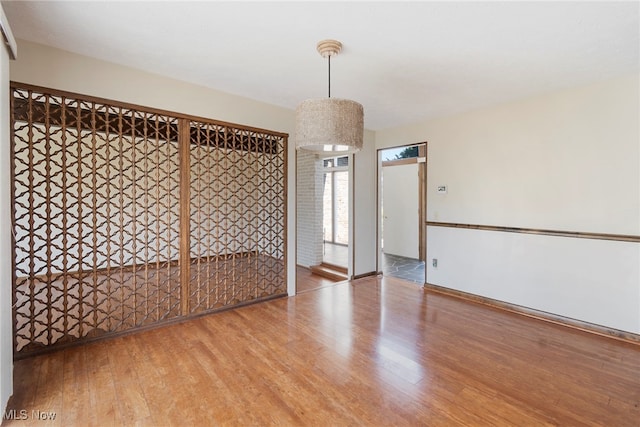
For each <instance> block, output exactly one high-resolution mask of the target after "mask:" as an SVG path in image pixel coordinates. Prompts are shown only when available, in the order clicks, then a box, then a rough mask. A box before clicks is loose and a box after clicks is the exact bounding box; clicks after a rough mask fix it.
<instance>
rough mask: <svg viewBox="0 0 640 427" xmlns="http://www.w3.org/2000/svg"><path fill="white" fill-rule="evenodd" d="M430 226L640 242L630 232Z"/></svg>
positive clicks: (431, 222)
mask: <svg viewBox="0 0 640 427" xmlns="http://www.w3.org/2000/svg"><path fill="white" fill-rule="evenodd" d="M427 226H429V227H447V228H466V229H471V230H483V231H501V232H507V233H521V234H540V235H544V236H557V237H572V238H576V239H594V240H612V241H616V242H633V243H640V236H636V235H629V234H609V233H590V232H583V231H559V230H545V229H538V228H519V227H502V226H494V225H480V224H459V223H453V222H435V221H427Z"/></svg>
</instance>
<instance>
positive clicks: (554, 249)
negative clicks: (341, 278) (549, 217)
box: [427, 227, 640, 334]
mask: <svg viewBox="0 0 640 427" xmlns="http://www.w3.org/2000/svg"><path fill="white" fill-rule="evenodd" d="M433 258H437V259H438V267H437V268H433V267H432V265H431V262H430V261H431V259H433ZM427 260H429V262H427V269H428V270H427V277H428V280H429V283H432V284H435V285H441V286H445V287H448V288H451V289H456V290H459V291H463V292H468V293H472V294H476V295H481V296H484V297H488V298H492V299H496V300H500V301H505V302H508V303H512V304H517V305H521V306H524V307H528V308H533V309H536V310H541V311H545V312H548V313H553V314H558V315H561V316H565V317H568V318H571V319H578V320H581V321H585V322H590V323H594V324H597V325H602V326H606V327H610V328H615V329H619V330H623V331H628V332H633V333H636V334H640V304H639V303H640V287H639V285H638V284H639V283H640V262H639V260H640V244H638V243H632V242H618V241H607V240H592V239H576V238H566V237H556V236H544V235H531V234H518V233H507V232H494V231H483V230H473V229H457V228H446V227H427Z"/></svg>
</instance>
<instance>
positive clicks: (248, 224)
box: [189, 122, 286, 313]
mask: <svg viewBox="0 0 640 427" xmlns="http://www.w3.org/2000/svg"><path fill="white" fill-rule="evenodd" d="M190 127H191V129H192V133H191V146H192V150H191V182H190V191H189V193H190V211H191V236H190V238H191V245H190V246H191V258H192V259H193V261H192V269H191V288H190V291H191V292H190V294H189V298H190V311H191V312H192V313H198V312H202V311H207V310H211V309H215V308H218V307H224V306H228V305H234V304H239V303H242V302H247V301H251V300H255V299H258V298H263V297H267V296H270V295H274V294H279V293H283V292H285V291H286V287H285V280H284V271H285V268H284V242H285V233H284V229H285V188H284V187H285V180H284V171H285V164H284V162H285V157H284V152H285V149H284V148H285V147H284V142H285V141H284V139H283V138H274V137H273V136H272V135H269V134H265V133H260V132H255V131H250V130H237V129H236V130H234V129H230V128H228V127H226V126H221V125H216V124H207V123H201V122H191V125H190ZM227 135H233V137H226V136H227ZM238 148H240V149H238Z"/></svg>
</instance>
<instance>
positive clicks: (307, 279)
mask: <svg viewBox="0 0 640 427" xmlns="http://www.w3.org/2000/svg"><path fill="white" fill-rule="evenodd" d="M336 283H338V280H333V279H329V278H327V277H322V276H318V275H317V274H313V273H312V272H311V270H309V269H308V268H306V267H302V266H299V265H297V266H296V286H297V289H296V293H301V292H306V291H312V290H315V289H319V288H324V287H325V286H333V285H335V284H336Z"/></svg>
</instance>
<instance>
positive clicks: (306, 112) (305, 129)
mask: <svg viewBox="0 0 640 427" xmlns="http://www.w3.org/2000/svg"><path fill="white" fill-rule="evenodd" d="M317 49H318V52H319V53H320V55H322V57H323V58H327V61H328V63H329V97H328V98H320V99H307V100H306V101H302V102H301V103H300V104H299V105H298V107H297V108H296V148H298V149H302V150H308V151H313V152H315V153H317V154H319V155H321V156H325V157H328V156H336V155H341V154H348V153H355V152H356V151H359V150H360V149H361V148H362V135H363V131H364V110H363V108H362V105H360V104H359V103H357V102H355V101H351V100H348V99H339V98H331V57H332V56H335V55H337V54H338V53H340V50H342V43H340V42H339V41H336V40H322V41H321V42H319V43H318V46H317Z"/></svg>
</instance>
